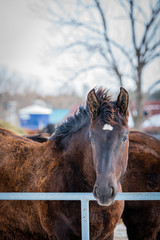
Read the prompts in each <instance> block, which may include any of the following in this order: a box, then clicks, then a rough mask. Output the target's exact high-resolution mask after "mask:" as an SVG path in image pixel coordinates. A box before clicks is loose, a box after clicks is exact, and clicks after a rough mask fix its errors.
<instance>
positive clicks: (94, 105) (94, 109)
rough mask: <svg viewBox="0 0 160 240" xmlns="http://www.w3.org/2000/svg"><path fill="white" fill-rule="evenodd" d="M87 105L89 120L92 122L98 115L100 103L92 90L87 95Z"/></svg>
mask: <svg viewBox="0 0 160 240" xmlns="http://www.w3.org/2000/svg"><path fill="white" fill-rule="evenodd" d="M87 103H88V107H89V111H90V115H91V118H92V120H94V119H95V118H96V117H97V115H98V110H99V106H100V101H99V100H98V98H97V96H96V93H95V90H94V89H92V90H91V91H90V92H89V93H88V96H87Z"/></svg>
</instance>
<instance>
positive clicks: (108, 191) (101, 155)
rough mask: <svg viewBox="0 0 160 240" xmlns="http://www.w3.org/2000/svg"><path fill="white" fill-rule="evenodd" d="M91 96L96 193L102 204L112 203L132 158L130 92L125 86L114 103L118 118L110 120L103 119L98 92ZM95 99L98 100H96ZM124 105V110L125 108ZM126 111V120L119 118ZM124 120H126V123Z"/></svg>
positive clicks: (91, 130)
mask: <svg viewBox="0 0 160 240" xmlns="http://www.w3.org/2000/svg"><path fill="white" fill-rule="evenodd" d="M89 94H91V95H88V105H89V109H90V113H91V118H92V121H91V126H90V133H89V135H90V136H89V138H90V141H91V145H92V152H93V164H94V168H95V172H96V182H95V185H94V189H93V194H94V196H95V198H96V199H97V202H98V203H99V205H103V206H108V205H110V204H111V203H112V202H113V201H114V199H115V196H116V194H117V192H118V190H119V191H120V190H121V185H120V179H121V177H122V175H123V174H124V172H125V170H126V166H127V159H128V144H129V141H128V128H127V117H128V93H127V92H126V91H125V90H124V89H122V88H121V92H120V94H119V96H118V99H117V102H116V103H110V107H111V106H112V107H113V108H114V111H113V115H115V114H118V116H113V115H112V116H113V118H114V119H115V120H114V121H112V122H111V124H109V123H105V122H104V118H103V120H102V117H103V116H102V115H103V114H104V112H103V113H101V112H100V111H101V107H100V105H101V102H100V100H99V99H98V98H97V97H96V95H95V96H94V94H95V92H94V91H93V92H92V93H91V92H90V93H89ZM93 99H94V100H93ZM122 108H123V109H122ZM95 109H96V110H95ZM120 114H122V115H123V116H122V118H123V120H125V121H126V124H122V122H121V121H118V120H117V121H116V119H118V117H119V118H120V117H121V116H120ZM123 123H124V122H123Z"/></svg>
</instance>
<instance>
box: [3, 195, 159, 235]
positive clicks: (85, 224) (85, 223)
mask: <svg viewBox="0 0 160 240" xmlns="http://www.w3.org/2000/svg"><path fill="white" fill-rule="evenodd" d="M0 200H54V201H57V200H66V201H68V200H69V201H81V226H82V240H89V239H90V236H89V201H95V198H94V196H93V194H92V193H35V192H33V193H32V192H30V193H28V192H25V193H19V192H16V193H15V192H14V193H7V192H3V193H0ZM115 200H126V201H142V200H143V201H144V200H145V201H146V200H152V201H154V200H160V192H141V193H118V194H117V196H116V198H115Z"/></svg>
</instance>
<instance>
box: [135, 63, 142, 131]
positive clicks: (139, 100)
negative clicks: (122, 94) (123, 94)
mask: <svg viewBox="0 0 160 240" xmlns="http://www.w3.org/2000/svg"><path fill="white" fill-rule="evenodd" d="M142 68H143V66H142V65H141V64H140V63H139V65H138V67H137V78H138V79H137V89H136V108H137V109H136V110H137V114H136V116H135V117H134V121H135V122H134V123H135V128H136V129H138V130H141V129H142V122H143V119H144V115H143V95H142Z"/></svg>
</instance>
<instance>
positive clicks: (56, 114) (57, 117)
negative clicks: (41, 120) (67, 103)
mask: <svg viewBox="0 0 160 240" xmlns="http://www.w3.org/2000/svg"><path fill="white" fill-rule="evenodd" d="M69 112H70V110H69V109H54V110H53V111H52V113H51V115H50V123H53V124H55V125H56V124H58V123H61V122H62V121H63V120H64V119H65V118H66V116H67V115H68V114H69Z"/></svg>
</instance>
